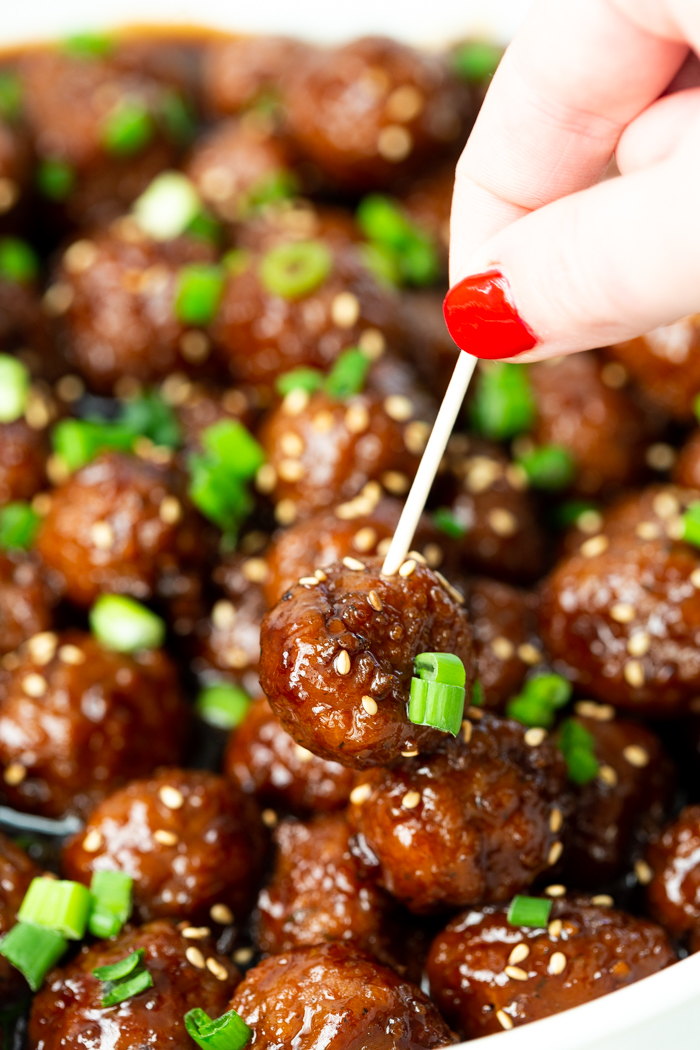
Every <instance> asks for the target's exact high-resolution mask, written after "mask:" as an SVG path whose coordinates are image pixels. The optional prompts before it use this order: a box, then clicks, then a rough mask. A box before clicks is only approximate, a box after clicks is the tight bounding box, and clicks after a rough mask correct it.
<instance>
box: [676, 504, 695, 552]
mask: <svg viewBox="0 0 700 1050" xmlns="http://www.w3.org/2000/svg"><path fill="white" fill-rule="evenodd" d="M680 538H681V539H682V540H685V542H686V543H692V545H693V546H694V547H700V500H693V502H692V503H689V504H688V506H687V508H686V511H685V514H682V515H681V535H680Z"/></svg>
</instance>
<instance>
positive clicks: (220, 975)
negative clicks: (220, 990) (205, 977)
mask: <svg viewBox="0 0 700 1050" xmlns="http://www.w3.org/2000/svg"><path fill="white" fill-rule="evenodd" d="M207 970H209V973H213V974H214V976H215V977H216V979H217V981H227V980H228V970H227V969H226V967H225V966H223V965H222V964H221V963H220V962H219V961H218V959H213V958H212V957H211V956H209V958H208V959H207Z"/></svg>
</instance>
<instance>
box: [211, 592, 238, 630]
mask: <svg viewBox="0 0 700 1050" xmlns="http://www.w3.org/2000/svg"><path fill="white" fill-rule="evenodd" d="M235 620H236V609H235V607H234V605H233V603H232V602H229V601H226V600H225V599H222V600H221V601H218V602H216V603H215V605H214V607H213V608H212V611H211V622H212V623H213V625H214V627H216V629H217V630H219V631H222V630H226V629H227V628H229V627H232V626H233V624H234V623H235Z"/></svg>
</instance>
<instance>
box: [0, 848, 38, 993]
mask: <svg viewBox="0 0 700 1050" xmlns="http://www.w3.org/2000/svg"><path fill="white" fill-rule="evenodd" d="M39 875H41V871H40V870H39V868H38V867H37V866H36V864H35V863H34V861H33V860H30V858H29V857H28V856H27V854H26V853H25V852H24V850H23V849H20V847H19V846H16V845H15V843H14V842H13V841H12V839H8V838H7V837H6V836H5V835H2V834H0V936H4V935H5V934H6V933H7V932H8V931H9V930H10V929H11V927H12V926H14V925H15V922H16V916H17V912H18V911H19V906H20V904H21V903H22V900H23V899H24V895H25V893H26V892H27V890H28V889H29V883H30V882H31V881H32V879H35V878H37V877H38V876H39ZM27 994H28V992H27V986H26V984H25V981H24V978H23V977H22V975H21V974H20V972H19V970H16V969H15V968H14V966H12V965H11V964H10V963H9V962H8V961H7V959H6V958H5V957H4V955H1V956H0V1004H1V1005H2V1006H10V1005H12V1004H13V1003H16V1002H18V1001H19V1000H20V999H22V998H24V997H25V995H27Z"/></svg>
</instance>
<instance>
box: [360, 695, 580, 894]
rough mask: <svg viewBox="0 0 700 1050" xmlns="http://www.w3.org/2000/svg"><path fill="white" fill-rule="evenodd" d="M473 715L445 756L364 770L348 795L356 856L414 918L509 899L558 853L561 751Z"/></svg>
mask: <svg viewBox="0 0 700 1050" xmlns="http://www.w3.org/2000/svg"><path fill="white" fill-rule="evenodd" d="M469 714H470V715H471V717H472V718H473V719H474V721H470V720H469V719H467V720H466V721H465V723H464V729H463V734H462V735H461V736H459V737H457V738H456V739H455V738H452V737H450V738H449V739H448V741H447V742H446V743H445V744H443V748H442V751H440V752H438V753H436V754H433V755H421V756H420V757H416V758H406V759H404V760H403V761H402V762H401V763H400V764H399V765H397V766H395V767H394V768H393V769H379V768H377V769H370V770H368V771H367V772H365V773H364V774H363V776H362V777H361V780H360V782H359V783H358V786H357V787H356V788H354V790H353V793H352V795H351V798H350V801H351V806H350V810H349V821H350V825H351V827H352V828H353V829H354V830H355V833H356V836H357V838H356V843H355V848H356V850H357V852H358V855H360V856H361V857H362V858H363V859H364V860H365V862H366V863H367V864H368V865H371V866H372V867H373V868H375V867H376V868H377V871H378V876H379V882H380V884H381V885H382V886H384V887H385V889H387V890H388V891H389V892H390V893H392V894H393V895H394V896H395V897H398V899H399V900H400V901H401V902H402V903H403V904H405V905H406V906H407V907H408V908H409V909H410V910H411V911H414V912H416V913H418V914H429V913H431V912H436V911H444V910H445V909H447V908H459V907H464V906H465V905H468V904H476V903H477V902H479V901H484V902H491V901H501V900H505V899H506V898H508V897H510V896H512V895H513V894H514V893H521V892H522V891H523V890H526V889H527V887H528V886H530V885H531V884H532V882H533V881H534V880H535V879H536V878H537V876H538V875H539V874H540V873H541V872H543V871H546V870H547V868H550V867H551V866H552V865H554V864H556V862H557V861H558V860H559V858H560V856H561V854H562V848H563V847H562V843H561V842H560V840H559V838H558V836H557V832H558V831H559V829H560V828H561V826H562V822H563V819H564V817H565V816H566V815H567V814H568V812H569V810H570V800H569V798H568V796H567V793H566V792H565V790H564V787H565V776H566V771H565V767H564V763H563V759H562V757H561V755H560V753H559V751H558V750H557V749H556V748H555V747H554V746H553V744H551V743H550V742H549V741H548V740H544V741H541V740H540V738H539V736H538V737H537V743H534V744H533V743H528V740H529V739H531V738H529V737H528V734H527V731H526V730H525V729H524V728H523V726H521V725H520V724H519V723H517V722H512V721H506V720H503V719H499V718H496V717H494V716H492V715H483V714H482V712H481V711H480V710H478V709H476V708H470V709H469ZM477 716H479V717H477Z"/></svg>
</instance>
